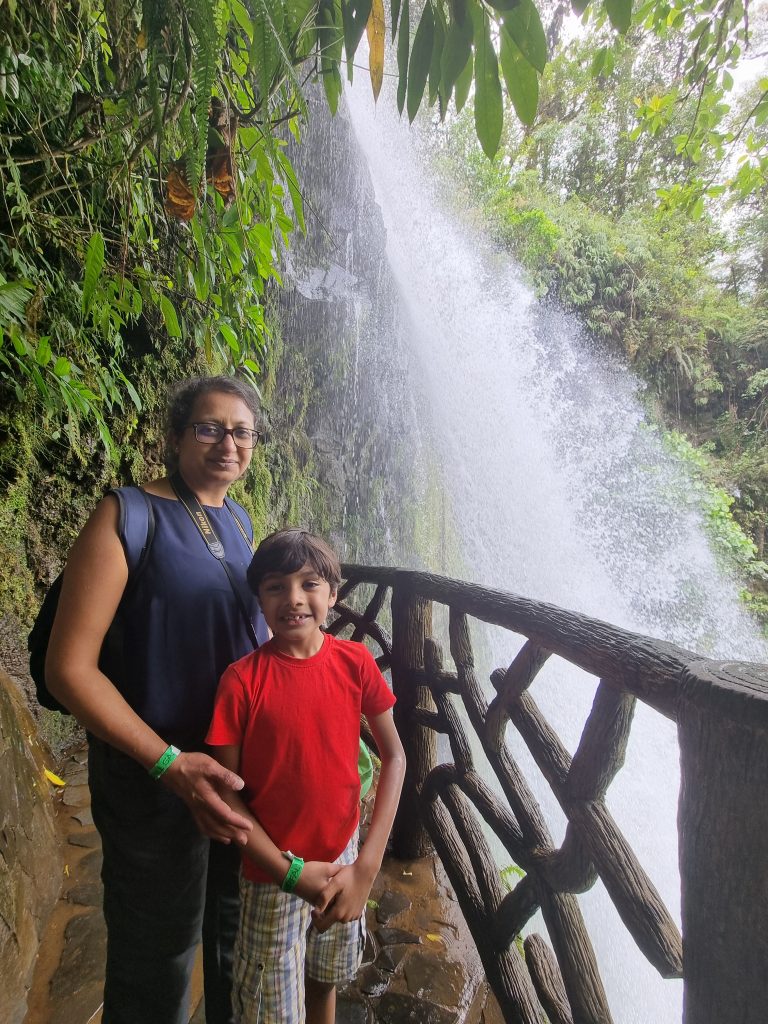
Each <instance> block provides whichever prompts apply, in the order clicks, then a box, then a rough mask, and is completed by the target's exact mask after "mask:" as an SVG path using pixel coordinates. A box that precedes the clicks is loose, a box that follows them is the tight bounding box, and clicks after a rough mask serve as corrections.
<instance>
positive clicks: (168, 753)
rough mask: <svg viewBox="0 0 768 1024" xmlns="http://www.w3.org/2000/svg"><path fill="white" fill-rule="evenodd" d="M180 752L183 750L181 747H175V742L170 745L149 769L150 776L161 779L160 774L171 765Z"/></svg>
mask: <svg viewBox="0 0 768 1024" xmlns="http://www.w3.org/2000/svg"><path fill="white" fill-rule="evenodd" d="M180 753H181V751H180V750H179V748H178V747H174V746H173V744H171V746H170V747H168V748H167V749H166V750H165V751H164V752H163V753H162V754H161V755H160V757H158V759H157V760H156V761H155V763H154V764H153V765H152V767H151V768H148V769H147V771H148V772H149V774H150V777H151V778H153V779H159V778H160V776H161V775H162V774H163V773H164V772H166V771H167V770H168V769H169V768H170V767H171V765H172V764H173V762H174V761H175V760H176V758H177V757H178V756H179V754H180Z"/></svg>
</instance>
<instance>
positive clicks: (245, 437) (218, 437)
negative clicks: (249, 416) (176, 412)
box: [187, 423, 261, 448]
mask: <svg viewBox="0 0 768 1024" xmlns="http://www.w3.org/2000/svg"><path fill="white" fill-rule="evenodd" d="M187 426H189V427H192V429H193V430H194V432H195V440H196V441H199V442H200V444H218V443H219V441H223V440H224V438H225V437H226V435H227V434H229V435H230V436H231V437H232V440H233V441H234V442H235V444H236V445H237V447H238V448H255V447H256V444H257V442H258V440H259V437H260V436H261V435H260V434H259V431H258V430H249V429H248V427H222V425H221V424H220V423H188V424H187Z"/></svg>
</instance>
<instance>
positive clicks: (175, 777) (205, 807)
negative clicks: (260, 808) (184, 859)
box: [162, 753, 253, 846]
mask: <svg viewBox="0 0 768 1024" xmlns="http://www.w3.org/2000/svg"><path fill="white" fill-rule="evenodd" d="M162 781H163V782H164V783H165V784H166V785H167V786H168V787H169V789H172V790H173V792H174V793H175V794H176V795H177V796H179V797H181V799H182V800H183V801H184V803H185V804H186V805H187V807H188V808H189V809H190V811H191V813H192V817H193V818H194V819H195V824H196V825H197V827H198V828H199V829H200V831H201V832H202V833H203V835H204V836H208V838H209V839H216V840H218V842H220V843H232V842H234V843H237V845H238V846H245V844H246V843H247V842H248V833H249V832H250V831H251V829H252V828H253V823H252V822H251V821H249V819H248V818H246V817H244V816H243V815H242V814H238V813H237V811H235V810H233V809H232V808H231V807H230V806H229V805H228V804H227V802H226V800H225V799H224V795H225V794H227V793H232V792H237V791H238V790H241V789H242V788H243V780H242V779H241V778H240V776H239V775H236V774H235V772H233V771H230V770H229V769H228V768H225V767H224V766H223V765H221V764H219V762H218V761H216V760H214V758H212V757H209V756H208V754H201V753H182V754H179V756H178V757H177V758H176V760H175V761H174V762H173V764H172V765H171V766H170V767H169V768H168V769H167V770H166V771H165V772H164V774H163V776H162Z"/></svg>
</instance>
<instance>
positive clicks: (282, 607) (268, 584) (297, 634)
mask: <svg viewBox="0 0 768 1024" xmlns="http://www.w3.org/2000/svg"><path fill="white" fill-rule="evenodd" d="M335 603H336V590H335V589H332V588H331V585H330V583H329V582H328V580H326V579H323V577H322V576H320V575H319V574H318V573H317V572H316V571H315V570H314V569H313V568H312V566H311V565H309V564H308V563H307V564H305V565H303V566H302V567H301V569H299V570H297V571H296V572H291V573H285V574H282V573H270V574H269V575H267V576H265V577H264V578H263V580H262V581H261V584H260V585H259V604H260V605H261V610H262V613H263V614H264V618H265V619H266V621H267V625H268V626H269V628H270V629H271V630H272V632H273V633H274V635H275V636H276V637H283V638H285V639H290V640H296V641H301V640H303V639H305V638H307V637H310V636H312V635H313V634H316V633H319V631H320V627H321V626H322V625H323V623H324V622H325V619H326V616H327V615H328V609H329V608H332V607H333V606H334V604H335Z"/></svg>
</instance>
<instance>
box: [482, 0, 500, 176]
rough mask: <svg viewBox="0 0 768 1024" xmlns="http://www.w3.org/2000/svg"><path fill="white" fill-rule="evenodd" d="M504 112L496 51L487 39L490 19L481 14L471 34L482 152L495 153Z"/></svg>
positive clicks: (489, 37) (486, 153) (489, 30)
mask: <svg viewBox="0 0 768 1024" xmlns="http://www.w3.org/2000/svg"><path fill="white" fill-rule="evenodd" d="M503 119H504V113H503V104H502V101H501V82H500V81H499V65H498V61H497V60H496V51H495V50H494V48H493V41H492V40H491V22H490V18H489V17H488V15H487V14H484V15H483V18H482V21H481V22H480V23H479V25H478V27H477V30H476V35H475V128H476V129H477V137H478V139H479V140H480V145H481V146H482V147H483V152H484V153H485V155H486V156H488V157H493V156H495V155H496V150H497V149H498V148H499V141H500V139H501V128H502V124H503Z"/></svg>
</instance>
